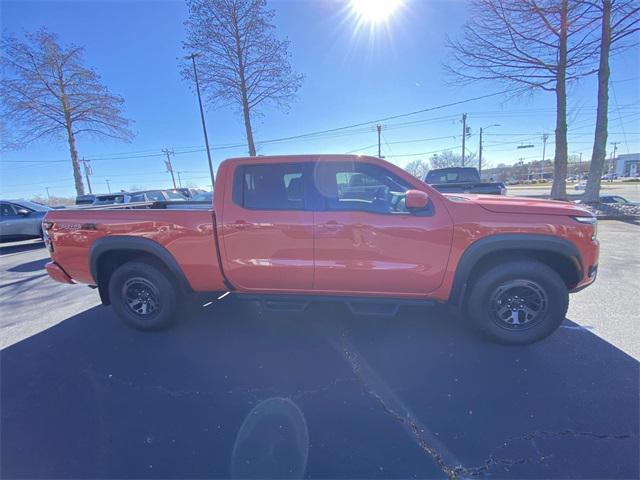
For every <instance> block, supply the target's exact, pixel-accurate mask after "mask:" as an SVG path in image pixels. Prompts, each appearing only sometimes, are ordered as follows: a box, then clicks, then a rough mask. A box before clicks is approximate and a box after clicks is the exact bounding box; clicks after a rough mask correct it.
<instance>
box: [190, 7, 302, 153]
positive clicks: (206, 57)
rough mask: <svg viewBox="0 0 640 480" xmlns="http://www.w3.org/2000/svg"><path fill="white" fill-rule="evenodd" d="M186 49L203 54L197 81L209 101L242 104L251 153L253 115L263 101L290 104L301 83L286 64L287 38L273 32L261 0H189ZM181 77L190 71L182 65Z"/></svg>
mask: <svg viewBox="0 0 640 480" xmlns="http://www.w3.org/2000/svg"><path fill="white" fill-rule="evenodd" d="M187 6H188V8H189V18H188V20H187V21H186V22H185V25H186V27H187V41H185V42H184V48H185V49H186V50H188V51H190V52H191V51H197V52H199V53H201V54H202V57H201V60H200V61H199V66H200V69H201V74H200V75H199V77H200V76H201V77H202V79H201V83H202V85H203V88H204V90H205V91H206V92H207V93H208V97H209V99H210V100H211V101H213V102H218V103H220V102H226V103H229V104H233V105H236V106H238V107H240V109H241V111H242V116H243V119H244V126H245V130H246V135H247V145H248V147H249V155H252V156H254V155H256V147H255V142H254V140H253V128H252V124H251V121H252V118H253V117H254V116H255V115H256V114H257V113H259V109H260V107H262V106H263V104H265V103H266V102H271V103H273V104H276V105H277V106H278V107H281V108H283V109H286V108H288V106H289V104H290V102H291V101H292V100H293V98H294V97H295V93H296V91H297V90H298V88H300V86H301V84H302V76H301V75H298V74H296V73H294V72H293V71H292V69H291V65H290V64H289V57H290V55H289V42H288V40H286V39H285V40H279V39H277V38H276V37H275V35H274V30H275V26H274V25H273V23H272V20H273V15H274V12H273V10H269V9H267V5H266V1H265V0H187ZM182 73H183V76H184V77H186V78H191V77H192V75H193V72H192V71H191V70H190V69H189V68H188V67H185V68H183V71H182Z"/></svg>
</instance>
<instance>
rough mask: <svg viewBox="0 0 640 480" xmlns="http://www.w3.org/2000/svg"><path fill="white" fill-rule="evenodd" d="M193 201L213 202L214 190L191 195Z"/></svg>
mask: <svg viewBox="0 0 640 480" xmlns="http://www.w3.org/2000/svg"><path fill="white" fill-rule="evenodd" d="M191 201H193V202H208V203H211V202H212V201H213V192H200V193H198V194H196V195H194V196H193V197H191Z"/></svg>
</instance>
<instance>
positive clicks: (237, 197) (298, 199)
mask: <svg viewBox="0 0 640 480" xmlns="http://www.w3.org/2000/svg"><path fill="white" fill-rule="evenodd" d="M234 180H235V181H234V187H233V201H234V202H235V203H236V204H238V205H240V206H242V207H244V208H249V209H254V210H304V165H303V164H301V163H275V164H268V165H244V166H239V167H238V168H236V173H235V179H234Z"/></svg>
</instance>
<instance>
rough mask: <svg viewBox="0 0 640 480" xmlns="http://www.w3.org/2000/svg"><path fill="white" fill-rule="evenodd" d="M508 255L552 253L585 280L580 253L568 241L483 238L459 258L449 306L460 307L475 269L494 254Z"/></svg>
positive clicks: (511, 236)
mask: <svg viewBox="0 0 640 480" xmlns="http://www.w3.org/2000/svg"><path fill="white" fill-rule="evenodd" d="M509 251H520V252H522V251H524V252H527V251H528V252H552V253H555V254H559V255H562V256H563V257H566V258H568V259H570V260H571V261H572V263H573V264H574V265H575V266H576V268H577V274H578V278H582V276H583V268H584V267H583V263H582V257H581V255H580V251H579V250H578V248H577V247H576V246H575V245H574V244H573V243H571V242H570V241H569V240H566V239H564V238H559V237H554V236H552V235H541V234H521V233H512V234H501V235H491V236H488V237H484V238H481V239H479V240H477V241H475V242H474V243H472V244H471V245H470V246H469V247H467V249H466V250H465V251H464V253H463V254H462V257H460V261H459V262H458V267H457V268H456V273H455V276H454V280H453V287H452V288H451V293H450V295H449V303H450V304H452V305H456V306H460V305H461V303H462V300H463V298H464V293H465V291H466V289H467V282H468V280H469V276H470V274H471V272H472V271H473V267H474V266H475V265H476V264H477V263H478V262H479V261H480V260H481V259H482V258H483V257H485V256H486V255H489V254H491V253H495V252H500V253H509Z"/></svg>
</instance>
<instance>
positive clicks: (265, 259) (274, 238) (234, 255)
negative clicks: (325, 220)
mask: <svg viewBox="0 0 640 480" xmlns="http://www.w3.org/2000/svg"><path fill="white" fill-rule="evenodd" d="M310 165H311V164H305V163H304V162H300V163H273V162H270V163H265V164H253V163H247V164H239V165H237V166H236V167H235V171H234V172H233V182H228V183H232V184H233V185H232V188H231V190H232V191H231V192H225V203H224V209H223V212H222V235H221V237H222V238H221V244H222V245H221V253H222V255H223V262H224V268H225V273H226V276H227V278H228V279H229V281H230V282H231V283H232V284H233V285H234V286H235V287H236V288H239V289H242V290H261V291H267V290H268V291H282V292H288V291H295V290H311V289H312V284H313V211H312V209H311V201H310V198H311V197H310V196H309V193H308V191H307V190H308V189H306V188H305V181H306V178H307V171H310ZM227 188H229V187H227Z"/></svg>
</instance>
